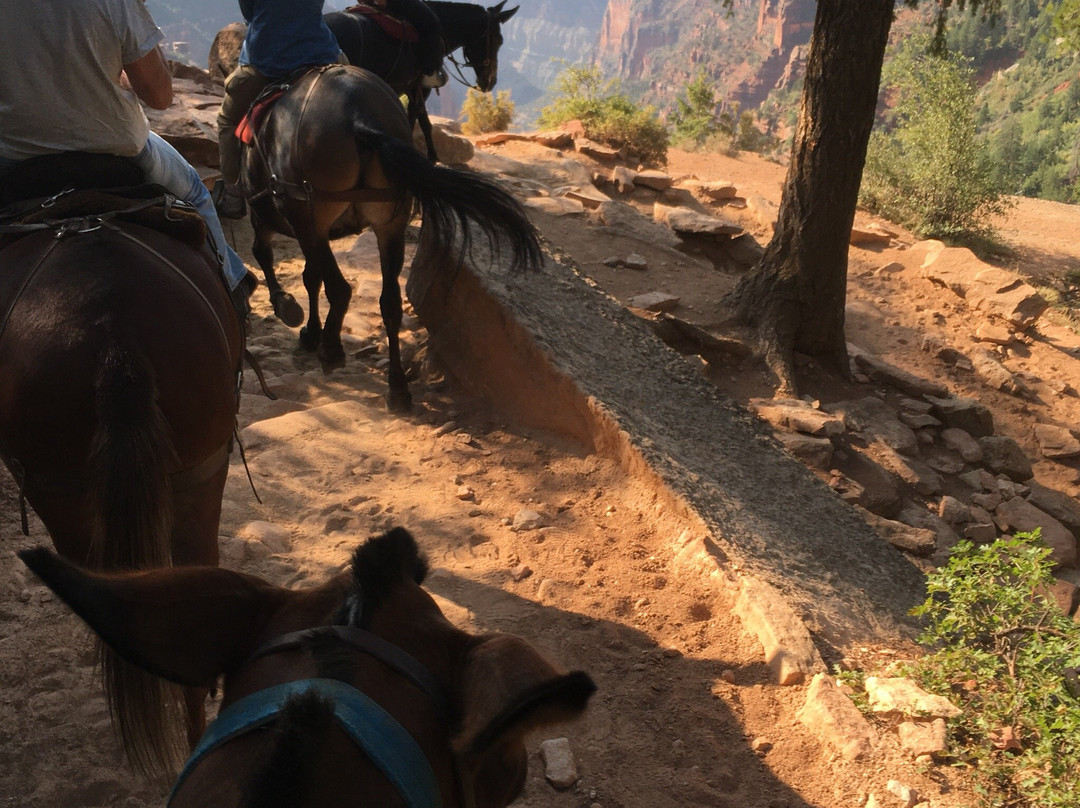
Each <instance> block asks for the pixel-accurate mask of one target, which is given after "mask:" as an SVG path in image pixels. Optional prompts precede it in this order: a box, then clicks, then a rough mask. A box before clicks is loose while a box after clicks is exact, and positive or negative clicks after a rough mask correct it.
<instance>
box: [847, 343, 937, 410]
mask: <svg viewBox="0 0 1080 808" xmlns="http://www.w3.org/2000/svg"><path fill="white" fill-rule="evenodd" d="M848 353H849V354H850V355H851V358H852V359H853V360H854V361H855V364H856V365H857V366H858V367H859V368H860V369H861V370H862V371H863V372H864V373H865V374H866V375H867V376H869V377H870V378H871V379H873V380H874V381H879V382H884V383H886V384H889V385H892V386H893V387H895V388H896V389H897V390H902V391H903V392H905V393H907V394H908V395H911V396H939V397H940V396H947V395H948V394H949V390H948V388H947V387H944V386H943V385H940V384H938V383H937V382H932V381H930V380H928V379H923V378H922V377H920V376H916V375H915V374H914V373H908V372H907V371H906V370H901V369H900V368H898V367H894V366H893V365H890V364H889V363H888V362H886V361H884V360H883V359H879V358H878V357H876V356H871V355H870V354H869V353H867V352H866V351H864V350H862V349H861V348H859V346H857V345H852V344H851V343H848Z"/></svg>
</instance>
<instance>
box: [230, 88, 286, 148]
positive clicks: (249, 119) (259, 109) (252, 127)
mask: <svg viewBox="0 0 1080 808" xmlns="http://www.w3.org/2000/svg"><path fill="white" fill-rule="evenodd" d="M284 94H285V90H284V89H280V90H278V91H277V92H273V93H270V94H269V95H268V96H266V98H263V99H262V100H261V101H256V102H255V103H254V104H252V106H251V109H249V110H248V112H247V115H245V116H244V117H243V118H242V119H241V121H240V123H239V124H237V126H236V136H237V137H238V138H240V142H241V143H243V144H245V145H247V146H250V145H251V144H252V143H254V142H255V133H256V132H257V131H259V125H260V124H261V123H262V122H263V118H265V117H266V113H267V112H269V111H270V107H271V106H272V105H273V103H274V102H275V101H277V100H278V99H279V98H281V96H283V95H284Z"/></svg>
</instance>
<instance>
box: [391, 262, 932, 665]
mask: <svg viewBox="0 0 1080 808" xmlns="http://www.w3.org/2000/svg"><path fill="white" fill-rule="evenodd" d="M497 266H498V261H497V260H492V257H491V256H490V255H488V254H487V253H486V252H485V251H483V250H482V249H481V248H479V247H477V248H474V250H473V253H472V255H471V256H470V260H468V261H466V262H465V263H464V264H463V265H462V266H461V267H460V268H458V269H457V270H456V271H455V270H453V269H452V268H450V267H445V266H440V265H437V264H434V263H428V264H423V263H420V262H417V263H414V265H413V267H412V269H411V271H410V275H409V279H408V284H407V294H408V296H409V300H410V302H411V303H412V305H413V307H414V309H415V310H416V312H417V315H418V316H419V318H420V320H421V322H422V323H423V324H424V326H425V327H426V328H427V329H428V331H429V333H430V339H431V346H432V348H433V349H434V350H435V352H436V353H437V354H438V355H439V357H440V359H441V360H442V361H443V362H444V363H445V364H446V366H447V367H448V368H449V369H450V371H451V372H452V373H454V375H455V376H456V377H457V378H458V379H459V381H461V382H462V383H463V384H464V385H465V386H466V387H468V388H469V389H471V390H472V391H473V392H475V393H477V394H479V395H481V396H483V397H485V398H486V399H488V400H489V401H491V403H492V404H493V405H495V406H496V407H498V408H500V409H501V410H503V411H505V412H506V413H507V414H508V415H509V416H510V417H511V418H513V419H514V420H515V421H517V422H518V423H520V424H522V425H523V426H529V427H534V428H540V429H545V430H550V431H553V432H556V433H559V434H561V435H564V436H567V437H569V438H571V439H573V440H575V441H577V442H579V443H581V444H582V445H584V446H586V447H587V448H588V449H590V450H592V451H596V452H598V453H600V454H602V455H604V456H607V457H612V458H614V459H616V460H618V461H619V462H620V463H621V464H622V465H623V467H624V468H625V469H626V471H627V472H628V473H629V474H631V475H635V476H637V477H639V478H641V477H644V478H645V479H648V480H650V481H654V482H655V484H656V488H657V490H658V491H660V492H661V494H662V495H663V496H664V497H665V498H666V499H667V500H668V501H669V503H670V505H671V507H673V508H675V509H677V510H679V511H681V512H682V513H683V515H684V516H685V517H686V519H688V520H689V521H690V522H691V523H697V524H700V525H702V526H703V529H704V531H706V532H707V535H705V536H704V537H703V538H702V539H700V540H698V541H696V542H695V545H694V546H693V547H679V548H674V549H675V550H676V551H677V552H678V554H680V555H681V556H682V557H684V558H685V557H686V556H687V555H688V554H689V555H691V556H694V557H696V561H697V562H701V561H704V562H705V563H704V565H703V567H702V568H704V569H707V570H712V573H711V574H713V577H715V578H716V580H717V581H720V582H722V585H725V586H734V585H737V584H738V583H739V581H740V580H742V581H744V583H743V584H742V589H743V591H744V593H745V592H746V591H754V592H766V593H767V592H769V591H770V590H772V591H776V592H779V593H780V597H781V598H782V600H783V601H784V602H785V603H786V604H787V605H788V606H790V608H791V610H793V612H794V613H795V614H796V615H798V617H799V618H800V619H801V620H802V621H803V623H804V624H805V626H806V627H807V628H808V629H809V630H810V631H811V632H812V633H813V635H814V637H815V640H816V641H817V643H818V644H819V646H826V647H827V646H832V647H833V648H835V649H843V648H846V647H850V646H851V645H852V644H855V643H866V642H873V641H887V640H888V639H890V638H897V637H901V636H903V637H908V636H910V634H911V628H912V623H911V619H910V618H909V617H908V611H909V610H910V609H911V607H913V606H914V605H916V604H917V603H918V602H920V601H921V599H922V597H923V592H924V579H923V577H922V574H921V573H920V572H919V571H918V570H917V569H916V568H915V566H914V565H913V564H911V563H910V562H909V561H908V560H907V559H906V558H905V557H904V556H903V555H902V554H901V553H900V552H899V551H898V550H896V549H895V548H893V547H891V546H890V545H889V544H888V543H887V542H885V541H884V540H883V539H881V538H880V537H879V536H878V535H877V534H875V533H874V532H873V531H872V530H871V529H870V528H869V527H868V526H867V525H866V523H865V522H864V521H863V520H862V519H861V518H860V517H859V516H858V514H856V513H855V511H854V510H853V509H852V508H851V507H850V506H849V505H847V504H846V503H845V502H843V501H842V500H841V499H840V498H839V497H838V496H837V495H836V494H835V493H834V492H833V491H831V490H830V489H829V488H828V487H827V486H826V485H825V484H824V483H822V482H821V481H819V480H818V479H817V478H815V477H814V476H813V475H812V474H811V473H810V472H809V471H807V470H806V468H805V467H803V466H802V464H800V463H799V462H798V461H796V460H795V459H793V458H792V457H790V456H789V455H788V454H786V453H785V452H784V450H783V449H782V448H781V447H780V445H779V444H778V443H777V442H776V441H775V440H774V439H773V438H772V437H771V435H770V434H769V433H768V432H767V431H766V430H765V429H764V428H763V427H761V426H760V425H759V424H758V423H757V421H756V420H755V419H754V418H753V417H752V416H750V415H749V414H748V413H747V412H746V411H745V410H744V409H742V408H741V407H739V406H738V405H737V404H735V403H734V402H733V401H731V400H729V399H727V398H726V397H724V396H723V395H722V394H721V393H720V392H719V391H718V390H717V389H716V388H715V387H714V386H713V385H712V384H711V383H710V382H708V381H707V380H706V379H705V378H703V377H702V376H701V374H699V373H697V372H696V371H695V370H694V369H693V367H692V366H691V365H690V363H688V362H687V361H686V360H685V359H684V358H683V357H681V356H679V355H678V354H677V353H675V352H674V351H672V350H671V349H670V348H668V347H667V346H666V345H664V344H663V343H662V342H661V341H659V340H658V339H657V338H656V337H655V336H654V335H653V334H652V333H651V332H650V331H649V329H648V328H647V327H645V326H644V325H643V324H642V323H641V322H640V321H639V320H638V319H637V318H635V317H634V316H633V315H632V314H630V313H628V312H627V311H626V310H625V309H623V308H622V307H621V306H620V305H619V304H618V303H617V302H616V301H614V300H613V299H611V298H610V297H608V296H607V295H605V294H604V293H603V292H602V291H600V290H599V289H598V288H596V287H595V285H593V284H591V283H590V282H589V281H588V280H587V279H586V278H585V277H584V276H583V275H582V273H581V272H580V271H579V269H578V268H577V266H576V265H575V264H574V263H573V261H572V260H571V259H569V258H568V257H566V256H564V255H560V254H558V253H557V251H551V250H549V251H548V253H547V255H546V262H545V266H544V268H543V270H542V271H539V272H533V273H526V274H523V275H516V276H510V275H509V274H507V273H505V272H504V271H502V270H500V269H497V268H495V267H497ZM680 540H682V541H685V540H686V537H681V539H680ZM699 566H701V564H700V563H699ZM750 579H753V580H754V581H760V582H762V583H764V584H766V585H767V586H765V587H760V586H756V585H754V586H750V587H748V586H747V585H746V584H747V583H752V582H753V581H751V580H750ZM759 597H760V596H759ZM765 597H768V595H766V596H765ZM762 606H763V607H765V608H767V607H768V604H762ZM822 650H825V648H824V647H823V649H822Z"/></svg>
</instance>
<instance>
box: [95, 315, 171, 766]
mask: <svg viewBox="0 0 1080 808" xmlns="http://www.w3.org/2000/svg"><path fill="white" fill-rule="evenodd" d="M107 327H108V326H106V328H107ZM98 367H99V370H98V373H97V377H96V380H95V383H96V403H97V415H98V430H97V434H96V435H95V438H94V442H93V445H92V447H91V453H90V473H91V475H92V477H91V479H92V480H93V486H94V489H93V492H92V494H93V496H94V497H95V500H96V502H95V511H96V512H97V524H95V525H93V526H92V530H93V534H92V536H93V542H92V549H91V558H89V559H88V562H89V564H90V565H91V566H92V567H93V568H95V569H105V570H123V569H130V570H137V569H145V568H148V567H163V566H168V565H169V564H170V562H171V554H170V534H171V531H172V491H171V486H170V483H169V470H170V468H172V467H174V466H175V462H174V458H175V452H174V449H173V444H172V441H171V439H170V437H169V427H168V424H167V423H166V421H165V417H164V415H163V414H162V412H161V409H160V407H159V406H158V401H157V383H156V380H155V377H154V371H153V368H152V367H151V366H150V363H149V361H148V360H147V359H146V357H144V356H142V355H141V354H139V353H136V352H133V351H128V350H125V349H124V348H122V347H120V346H119V345H117V344H116V341H115V340H112V339H109V346H108V347H107V348H106V349H105V351H104V354H103V356H102V357H101V362H100V364H99V366H98ZM98 655H99V659H100V662H101V677H102V684H103V686H104V689H105V696H106V700H107V701H108V704H109V712H110V714H111V715H112V719H113V726H114V727H116V728H117V730H118V731H119V735H120V739H121V741H122V742H123V745H124V749H125V751H126V752H127V754H128V758H129V759H130V760H131V762H132V764H133V765H135V766H136V767H137V768H138V769H140V770H142V771H144V772H147V773H149V774H159V773H162V774H163V773H175V771H176V770H177V769H178V767H179V764H180V763H182V762H183V756H184V750H185V746H184V735H183V731H182V730H183V726H184V723H183V718H184V713H183V701H182V691H181V690H180V688H178V687H177V686H176V685H173V684H170V683H168V682H165V681H164V680H162V679H159V678H157V677H155V676H152V675H150V674H149V673H146V672H145V671H143V670H141V669H139V668H136V667H135V666H133V665H131V664H130V663H128V662H125V661H124V660H122V659H121V658H120V657H119V656H118V655H117V654H116V653H115V652H114V651H113V650H112V649H111V648H109V647H108V646H106V645H105V644H104V643H102V642H100V641H99V643H98Z"/></svg>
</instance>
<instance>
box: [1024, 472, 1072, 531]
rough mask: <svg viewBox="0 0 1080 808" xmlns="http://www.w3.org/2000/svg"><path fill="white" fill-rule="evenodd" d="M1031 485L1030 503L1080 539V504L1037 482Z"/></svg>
mask: <svg viewBox="0 0 1080 808" xmlns="http://www.w3.org/2000/svg"><path fill="white" fill-rule="evenodd" d="M1029 485H1030V490H1029V492H1028V495H1027V499H1028V502H1030V503H1031V504H1032V505H1034V506H1035V507H1036V508H1038V509H1039V510H1041V511H1044V512H1045V513H1048V514H1050V515H1051V516H1053V517H1054V518H1055V519H1057V520H1058V521H1059V522H1061V523H1062V524H1063V525H1065V527H1067V528H1068V529H1069V530H1071V531H1072V534H1073V535H1074V536H1076V537H1077V538H1078V539H1080V503H1077V501H1076V499H1075V498H1073V497H1070V496H1069V495H1068V494H1063V493H1062V492H1061V491H1055V490H1053V489H1052V488H1047V487H1046V486H1045V485H1039V484H1038V483H1037V482H1034V481H1032V482H1031V483H1029Z"/></svg>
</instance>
